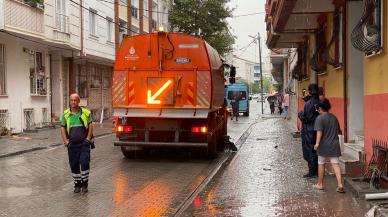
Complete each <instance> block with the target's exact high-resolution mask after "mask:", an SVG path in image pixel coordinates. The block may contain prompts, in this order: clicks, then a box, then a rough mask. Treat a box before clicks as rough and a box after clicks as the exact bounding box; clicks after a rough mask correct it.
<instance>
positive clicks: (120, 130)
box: [116, 125, 133, 133]
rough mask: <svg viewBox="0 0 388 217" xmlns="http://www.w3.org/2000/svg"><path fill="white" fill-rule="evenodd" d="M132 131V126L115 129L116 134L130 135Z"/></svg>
mask: <svg viewBox="0 0 388 217" xmlns="http://www.w3.org/2000/svg"><path fill="white" fill-rule="evenodd" d="M132 131H133V127H132V126H122V125H118V126H117V127H116V133H130V132H132Z"/></svg>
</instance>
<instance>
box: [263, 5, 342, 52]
mask: <svg viewBox="0 0 388 217" xmlns="http://www.w3.org/2000/svg"><path fill="white" fill-rule="evenodd" d="M274 2H275V1H273V0H272V1H268V2H267V3H268V4H269V3H271V5H268V6H267V8H268V10H267V16H268V17H267V18H266V22H267V46H268V47H269V48H270V49H273V48H292V47H298V46H299V44H300V43H302V42H303V41H304V36H305V35H308V34H313V33H315V32H316V30H317V28H318V27H319V25H318V18H319V16H321V15H322V14H325V13H333V12H334V10H335V7H336V6H337V5H339V4H341V3H342V2H343V0H320V1H317V0H277V1H276V5H274V4H275V3H274Z"/></svg>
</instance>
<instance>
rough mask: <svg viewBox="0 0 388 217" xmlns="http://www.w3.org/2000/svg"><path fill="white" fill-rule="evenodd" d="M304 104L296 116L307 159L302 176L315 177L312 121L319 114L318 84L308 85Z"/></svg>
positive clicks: (314, 135) (316, 164) (315, 165)
mask: <svg viewBox="0 0 388 217" xmlns="http://www.w3.org/2000/svg"><path fill="white" fill-rule="evenodd" d="M303 100H304V101H305V105H304V108H303V111H300V112H299V113H298V118H299V119H300V121H301V122H302V132H301V134H302V150H303V158H304V159H305V160H306V161H307V164H308V168H309V171H308V173H307V174H305V175H304V176H303V177H306V178H311V177H316V176H317V174H318V155H317V152H316V151H315V150H314V145H315V140H316V131H315V130H314V122H315V119H316V118H317V116H318V115H319V113H318V111H316V107H315V106H316V105H317V104H318V103H319V99H318V85H317V84H310V85H309V86H308V95H307V96H306V97H304V98H303Z"/></svg>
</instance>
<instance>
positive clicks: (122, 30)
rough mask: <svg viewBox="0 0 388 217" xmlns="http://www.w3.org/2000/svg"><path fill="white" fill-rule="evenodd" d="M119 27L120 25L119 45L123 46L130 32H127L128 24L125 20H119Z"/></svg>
mask: <svg viewBox="0 0 388 217" xmlns="http://www.w3.org/2000/svg"><path fill="white" fill-rule="evenodd" d="M119 23H120V24H119V25H120V29H119V43H120V44H121V42H122V41H123V39H124V38H125V36H126V35H127V34H128V31H127V22H125V21H124V20H121V19H120V20H119Z"/></svg>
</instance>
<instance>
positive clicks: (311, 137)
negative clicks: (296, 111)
mask: <svg viewBox="0 0 388 217" xmlns="http://www.w3.org/2000/svg"><path fill="white" fill-rule="evenodd" d="M315 139H316V133H315V132H314V131H307V130H303V129H302V150H303V159H305V160H306V161H307V164H308V167H309V174H312V175H316V174H317V173H318V155H317V152H316V151H315V150H314V144H315Z"/></svg>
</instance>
